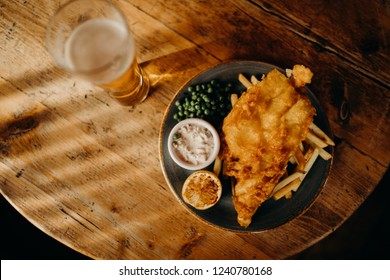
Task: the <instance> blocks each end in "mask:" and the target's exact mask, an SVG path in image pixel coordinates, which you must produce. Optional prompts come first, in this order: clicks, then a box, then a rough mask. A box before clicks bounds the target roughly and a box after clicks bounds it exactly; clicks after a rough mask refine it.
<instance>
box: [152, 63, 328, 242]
mask: <svg viewBox="0 0 390 280" xmlns="http://www.w3.org/2000/svg"><path fill="white" fill-rule="evenodd" d="M237 63H242V64H247V63H250V64H259V65H265V66H268V67H271V68H275V69H277V70H282V71H283V68H282V67H280V66H277V65H274V64H272V63H268V62H262V61H258V60H229V61H223V62H220V63H217V64H215V65H213V66H211V67H209V68H206V69H204V70H200V71H198V72H197V73H196V74H194V75H192V76H191V77H190V78H189V79H187V81H186V82H184V83H183V84H182V85H181V86H180V87H179V88H178V89H177V91H176V92H175V93H174V95H173V96H172V97H171V99H170V102H169V104H168V105H167V107H166V109H165V111H164V115H163V118H162V121H161V124H160V128H159V161H160V166H161V170H162V172H163V175H164V179H165V181H166V183H167V184H168V186H169V188H170V191H171V192H172V193H173V195H174V197H175V198H176V199H177V200H178V201H179V203H180V204H181V205H182V206H184V208H185V209H186V210H187V211H188V212H190V213H191V215H193V216H195V217H196V218H197V219H198V220H200V221H201V222H203V223H206V224H207V225H210V226H212V227H216V228H218V229H222V230H225V231H229V232H235V233H242V234H251V233H262V232H268V231H272V230H275V229H277V228H280V227H282V226H286V225H287V224H289V223H291V222H292V221H293V220H295V219H297V218H299V217H300V216H302V215H303V214H304V213H306V212H307V211H308V210H309V209H310V208H311V206H312V205H313V204H314V203H315V202H316V201H317V198H318V196H319V195H320V194H321V193H322V192H323V189H324V187H325V186H326V184H327V182H328V179H329V175H330V171H331V170H332V166H333V159H334V148H333V147H332V148H331V152H330V154H331V155H332V158H331V159H329V160H328V161H329V165H328V168H327V170H326V176H325V178H324V180H323V183H322V185H321V186H320V187H319V190H318V191H317V193H316V194H315V196H314V197H313V198H312V199H311V201H310V202H309V203H308V204H306V205H305V206H304V207H303V208H302V209H301V210H300V211H299V212H298V213H297V214H296V215H294V216H293V217H291V218H289V219H287V220H286V221H285V222H284V223H282V224H280V225H275V226H273V227H269V228H265V229H258V230H256V229H252V230H246V228H244V227H242V229H241V228H227V227H224V226H221V225H218V224H215V223H212V222H211V221H209V220H207V219H205V218H203V217H201V216H199V215H198V214H196V213H195V212H194V211H193V210H192V209H191V208H190V206H189V205H187V204H186V203H185V202H184V201H183V200H182V199H181V197H180V195H179V193H178V192H177V191H176V189H175V188H174V186H173V185H172V183H171V182H170V180H169V178H168V175H167V170H166V169H165V167H164V162H163V158H164V156H163V146H162V145H163V131H164V125H165V123H166V119H167V117H168V115H169V112H170V109H171V108H172V105H173V104H174V102H175V100H176V97H177V96H178V95H179V94H180V93H181V92H182V90H183V89H184V88H186V87H187V86H188V84H190V83H191V82H192V81H193V80H194V79H195V78H197V77H198V76H200V75H201V74H203V73H205V72H207V71H211V70H213V69H216V68H219V67H222V66H225V65H228V64H237ZM305 88H307V89H308V91H309V92H310V93H311V97H312V98H313V99H314V100H315V102H316V103H317V104H318V105H320V102H319V100H318V99H317V96H315V94H314V93H313V92H312V91H311V90H310V89H309V88H308V87H305ZM320 109H321V111H322V113H324V115H325V116H326V118H325V120H324V121H325V122H326V125H327V128H328V129H329V134H330V135H329V136H330V137H331V138H332V139H333V138H334V134H333V130H332V128H331V126H330V123H329V119H328V117H327V115H326V114H325V112H324V110H323V109H322V107H321V106H320Z"/></svg>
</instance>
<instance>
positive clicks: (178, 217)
mask: <svg viewBox="0 0 390 280" xmlns="http://www.w3.org/2000/svg"><path fill="white" fill-rule="evenodd" d="M114 2H115V4H117V5H118V7H119V8H120V9H121V10H122V11H123V13H124V15H125V16H126V19H127V20H128V23H129V26H130V29H131V30H132V32H133V33H134V36H135V40H136V43H137V56H138V61H139V62H140V64H141V66H142V67H143V69H144V70H145V71H146V72H147V73H148V74H149V77H150V80H151V83H152V90H151V93H150V95H149V96H148V98H147V99H146V100H145V101H144V102H143V103H141V104H139V105H137V106H136V107H124V106H121V105H119V104H118V103H116V102H115V101H114V100H113V99H111V98H110V97H109V96H108V95H107V94H106V93H105V92H104V91H103V90H101V89H99V88H98V87H94V86H92V85H91V84H89V83H88V82H85V81H83V80H82V79H79V78H77V77H75V76H72V75H70V74H68V73H66V72H65V71H63V70H61V69H59V68H58V67H57V66H56V65H55V64H54V62H53V61H52V59H51V58H50V57H49V55H48V53H47V50H46V49H45V46H44V34H45V28H46V26H47V22H48V20H49V18H50V17H51V16H52V15H53V14H54V12H55V10H57V9H58V8H59V3H58V1H47V0H33V1H10V2H7V3H4V4H0V14H1V17H0V25H1V27H2V32H1V33H0V50H1V56H0V171H1V172H0V182H1V184H0V191H1V194H2V195H3V196H4V197H5V198H6V199H7V200H8V201H9V202H10V203H11V204H12V205H13V206H14V207H15V208H16V209H17V210H18V211H19V212H20V213H21V214H22V215H23V216H24V217H25V218H26V219H28V220H29V221H30V222H31V223H33V224H34V225H35V226H37V227H38V228H39V229H41V230H42V231H43V232H45V233H47V234H48V235H50V236H52V237H53V238H55V239H57V240H58V241H60V242H62V243H63V244H65V245H67V246H69V247H71V248H73V249H74V250H77V251H78V252H81V253H83V254H85V255H87V256H89V257H91V258H94V259H283V258H287V257H290V256H292V255H294V254H296V253H299V252H301V251H302V250H304V249H306V248H308V247H309V246H311V245H313V244H315V243H316V242H318V241H319V240H321V239H323V238H324V237H326V236H327V235H328V234H330V233H331V232H333V231H335V230H336V229H337V228H338V227H339V226H340V225H341V224H342V223H343V222H344V221H345V220H346V219H348V217H349V216H351V215H352V213H354V212H355V210H356V209H357V208H358V207H359V206H360V205H361V204H362V203H363V202H364V201H365V199H366V198H367V197H368V196H369V195H370V194H371V192H372V191H373V190H374V189H375V187H376V185H377V184H378V182H379V181H380V179H381V178H382V176H383V175H384V173H385V172H386V170H387V166H388V164H389V159H390V154H389V151H390V149H389V148H390V147H389V125H388V116H389V85H390V84H389V81H390V73H389V71H388V70H387V69H388V65H389V64H390V58H389V45H388V44H389V42H388V38H389V32H390V17H389V7H388V5H387V4H386V3H385V2H383V1H377V0H375V1H369V0H363V1H359V2H358V3H356V1H353V0H348V1H343V2H342V3H341V2H339V1H333V2H332V3H329V1H315V2H313V1H289V2H285V1H279V0H278V1H272V3H268V2H264V1H244V0H235V1H191V0H183V1H170V0H168V1H167V0H164V1H161V0H156V1H142V0H133V1H114ZM338 6H340V7H338ZM232 60H252V61H262V62H266V63H270V64H274V65H278V66H280V67H282V68H291V67H292V66H293V65H294V64H304V65H306V66H308V67H309V68H310V69H311V70H312V71H313V73H314V78H313V81H312V83H311V85H310V86H309V88H310V89H311V90H312V91H313V92H314V94H315V95H316V98H317V99H318V102H319V104H320V105H321V107H322V108H323V110H324V112H325V114H326V116H327V118H328V120H329V124H330V128H331V130H332V131H333V133H334V138H335V142H336V146H335V148H334V155H333V156H334V159H333V165H332V168H331V171H330V174H329V177H328V179H327V181H326V183H325V185H324V186H323V188H322V189H321V192H320V193H319V195H318V196H317V198H316V200H315V202H314V203H313V204H311V205H310V207H309V208H308V209H307V210H306V211H304V213H302V214H301V215H299V216H298V217H296V218H294V219H292V220H291V221H288V222H287V223H285V224H283V225H281V226H279V227H277V228H273V229H270V230H267V231H262V232H256V233H243V232H236V231H229V230H226V229H222V228H219V227H215V226H212V225H210V224H209V223H206V222H204V221H203V220H201V219H198V218H196V217H195V216H194V215H192V214H191V213H190V211H188V209H186V207H183V205H182V203H180V202H179V201H178V200H177V198H176V196H175V195H174V193H173V192H172V190H171V189H170V187H169V184H168V183H167V181H166V179H165V177H164V175H163V171H162V167H161V163H160V157H159V132H160V126H161V124H162V121H163V117H164V113H165V111H166V109H167V107H168V105H169V104H170V102H171V100H172V98H173V97H174V96H175V94H176V92H177V91H178V90H179V89H180V88H181V87H182V86H183V85H184V84H185V83H186V82H188V81H189V80H190V79H191V78H192V77H194V76H195V75H197V74H199V73H201V72H202V71H205V70H207V69H210V68H211V67H214V66H215V65H218V64H220V63H221V62H224V61H232ZM345 112H346V113H347V114H344V113H345ZM3 230H7V229H3Z"/></svg>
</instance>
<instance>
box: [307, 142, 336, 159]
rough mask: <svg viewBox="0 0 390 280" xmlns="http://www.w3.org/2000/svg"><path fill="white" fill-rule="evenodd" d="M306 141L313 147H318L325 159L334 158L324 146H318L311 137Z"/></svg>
mask: <svg viewBox="0 0 390 280" xmlns="http://www.w3.org/2000/svg"><path fill="white" fill-rule="evenodd" d="M306 142H307V143H308V144H309V145H310V146H311V147H312V148H317V149H318V153H319V156H320V157H321V158H323V159H324V160H329V159H331V158H332V155H331V154H329V153H328V152H327V151H325V150H324V149H323V148H320V147H318V146H317V145H316V144H315V143H313V142H312V141H310V140H309V139H306Z"/></svg>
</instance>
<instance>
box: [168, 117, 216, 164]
mask: <svg viewBox="0 0 390 280" xmlns="http://www.w3.org/2000/svg"><path fill="white" fill-rule="evenodd" d="M172 146H173V147H174V149H175V152H176V154H177V156H178V157H180V158H181V159H182V160H184V161H185V162H187V163H189V164H193V165H198V164H200V163H203V162H205V161H207V160H208V158H209V157H210V155H211V154H212V152H213V150H214V141H213V135H212V134H211V132H210V130H208V129H207V128H205V127H203V126H200V125H197V124H185V125H183V126H182V127H181V128H180V129H179V130H178V131H177V132H176V134H175V135H174V137H173V143H172Z"/></svg>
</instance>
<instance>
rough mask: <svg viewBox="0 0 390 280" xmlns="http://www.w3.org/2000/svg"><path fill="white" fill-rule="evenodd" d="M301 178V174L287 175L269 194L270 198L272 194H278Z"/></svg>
mask: <svg viewBox="0 0 390 280" xmlns="http://www.w3.org/2000/svg"><path fill="white" fill-rule="evenodd" d="M301 176H302V173H301V172H295V173H293V174H291V175H289V176H288V177H286V178H284V179H283V180H282V181H280V182H279V183H278V184H277V185H276V186H275V188H274V190H273V191H272V193H271V196H272V195H273V194H275V193H276V192H278V191H279V190H281V189H283V188H284V187H285V186H287V185H288V184H290V183H291V182H292V181H294V180H296V179H298V178H300V177H301Z"/></svg>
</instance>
